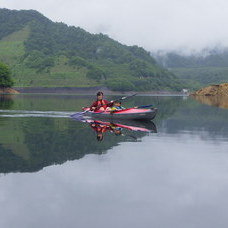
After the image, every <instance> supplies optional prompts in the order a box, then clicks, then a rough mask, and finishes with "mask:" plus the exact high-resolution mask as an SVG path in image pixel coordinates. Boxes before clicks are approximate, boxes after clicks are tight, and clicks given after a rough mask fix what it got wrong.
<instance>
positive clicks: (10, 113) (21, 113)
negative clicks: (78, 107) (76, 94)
mask: <svg viewBox="0 0 228 228" xmlns="http://www.w3.org/2000/svg"><path fill="white" fill-rule="evenodd" d="M73 113H74V112H60V111H29V110H0V117H49V118H69V117H70V116H71V115H72V114H73Z"/></svg>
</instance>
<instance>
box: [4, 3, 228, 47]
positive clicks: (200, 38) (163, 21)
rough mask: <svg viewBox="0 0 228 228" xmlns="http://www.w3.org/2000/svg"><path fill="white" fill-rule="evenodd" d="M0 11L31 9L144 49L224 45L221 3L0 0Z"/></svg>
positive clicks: (225, 35)
mask: <svg viewBox="0 0 228 228" xmlns="http://www.w3.org/2000/svg"><path fill="white" fill-rule="evenodd" d="M0 7H5V8H10V9H35V10H38V11H39V12H41V13H42V14H44V15H45V16H47V17H48V18H50V19H52V20H53V21H58V22H59V21H61V22H64V23H67V24H68V25H74V26H80V27H82V28H84V29H85V30H87V31H89V32H92V33H100V32H101V33H105V34H107V35H109V36H110V37H111V38H113V39H116V40H118V41H119V42H121V43H123V44H127V45H139V46H142V47H144V48H146V49H147V50H160V49H162V50H164V49H165V50H173V49H182V50H188V51H189V50H190V51H191V50H201V49H203V48H205V47H208V46H216V45H220V46H221V45H222V46H228V30H227V29H226V22H227V21H228V14H227V8H228V2H227V1H225V0H217V1H214V0H201V1H198V0H189V1H182V0H159V1H158V0H125V1H122V0H64V1H63V0H46V1H44V2H42V1H40V2H39V1H31V0H20V1H18V0H1V2H0Z"/></svg>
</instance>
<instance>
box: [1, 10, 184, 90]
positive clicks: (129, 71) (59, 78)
mask: <svg viewBox="0 0 228 228" xmlns="http://www.w3.org/2000/svg"><path fill="white" fill-rule="evenodd" d="M0 61H2V62H4V63H6V64H9V65H10V66H11V68H12V71H13V78H14V80H15V84H16V86H33V87H34V86H75V87H89V86H97V85H105V86H108V87H109V88H111V89H114V90H162V89H171V90H180V89H181V88H182V84H181V83H180V82H179V80H178V79H177V78H176V77H175V75H174V74H173V73H171V72H169V71H168V70H166V69H165V68H164V67H161V66H159V65H158V64H157V63H156V61H155V60H154V58H152V57H151V55H150V53H149V52H147V51H145V50H144V49H143V48H140V47H138V46H126V45H122V44H120V43H119V42H117V41H115V40H113V39H111V38H109V37H108V36H106V35H103V34H90V33H88V32H86V31H85V30H83V29H81V28H79V27H74V26H67V25H66V24H64V23H54V22H52V21H51V20H49V19H47V18H46V17H44V16H43V15H42V14H40V13H39V12H37V11H34V10H21V11H16V10H8V9H0Z"/></svg>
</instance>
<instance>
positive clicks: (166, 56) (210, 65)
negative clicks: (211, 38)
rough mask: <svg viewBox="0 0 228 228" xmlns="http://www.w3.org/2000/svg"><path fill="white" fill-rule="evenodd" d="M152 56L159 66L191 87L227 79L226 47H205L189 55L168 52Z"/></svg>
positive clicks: (227, 50) (227, 56) (227, 55)
mask: <svg viewBox="0 0 228 228" xmlns="http://www.w3.org/2000/svg"><path fill="white" fill-rule="evenodd" d="M153 56H154V58H155V59H156V60H157V62H158V63H159V64H160V65H161V66H163V67H167V68H168V69H169V70H170V71H171V72H173V73H174V74H175V75H176V76H177V77H178V78H179V79H180V80H182V81H183V82H184V83H187V84H189V85H191V86H192V87H193V88H199V87H203V86H206V85H209V84H218V83H224V82H227V81H228V48H222V49H221V48H212V49H205V50H202V51H201V52H200V53H198V54H190V55H183V54H179V53H177V52H168V53H154V54H153Z"/></svg>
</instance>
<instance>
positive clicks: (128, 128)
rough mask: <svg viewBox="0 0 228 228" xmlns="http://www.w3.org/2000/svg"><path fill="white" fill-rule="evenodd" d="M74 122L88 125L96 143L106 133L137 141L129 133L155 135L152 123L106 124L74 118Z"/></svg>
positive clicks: (155, 130) (127, 122)
mask: <svg viewBox="0 0 228 228" xmlns="http://www.w3.org/2000/svg"><path fill="white" fill-rule="evenodd" d="M75 120H76V121H80V122H83V123H85V124H88V126H89V127H90V128H91V129H92V130H93V131H94V132H96V138H97V141H100V142H101V141H103V139H104V135H105V133H106V132H110V133H112V134H113V135H114V136H123V137H130V138H132V139H134V140H137V137H136V136H134V135H132V134H131V132H134V131H135V132H137V131H140V132H147V133H149V132H154V133H157V128H156V125H155V124H154V123H153V122H152V121H134V120H115V122H107V121H101V120H93V119H84V118H82V119H80V118H75Z"/></svg>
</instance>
